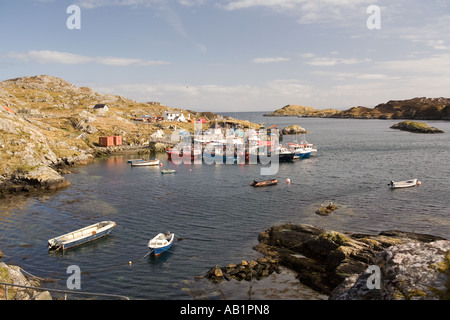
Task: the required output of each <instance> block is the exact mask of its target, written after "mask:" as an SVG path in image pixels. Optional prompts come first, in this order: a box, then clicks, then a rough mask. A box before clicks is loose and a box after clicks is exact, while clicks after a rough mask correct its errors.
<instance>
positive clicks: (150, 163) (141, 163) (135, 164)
mask: <svg viewBox="0 0 450 320" xmlns="http://www.w3.org/2000/svg"><path fill="white" fill-rule="evenodd" d="M131 166H132V167H144V166H159V159H155V160H149V161H134V162H131Z"/></svg>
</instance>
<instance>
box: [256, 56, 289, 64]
mask: <svg viewBox="0 0 450 320" xmlns="http://www.w3.org/2000/svg"><path fill="white" fill-rule="evenodd" d="M290 60H291V59H289V58H283V57H274V58H255V59H253V60H252V62H253V63H272V62H284V61H290Z"/></svg>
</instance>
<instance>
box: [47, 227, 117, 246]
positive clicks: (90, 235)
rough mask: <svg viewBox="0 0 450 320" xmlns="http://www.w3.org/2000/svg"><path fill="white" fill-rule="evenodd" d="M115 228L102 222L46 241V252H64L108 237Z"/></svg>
mask: <svg viewBox="0 0 450 320" xmlns="http://www.w3.org/2000/svg"><path fill="white" fill-rule="evenodd" d="M115 226H116V223H115V222H113V221H102V222H98V223H95V224H93V225H90V226H87V227H85V228H82V229H78V230H75V231H72V232H69V233H66V234H63V235H61V236H59V237H55V238H52V239H50V240H48V250H51V251H53V250H66V249H69V248H73V247H76V246H79V245H81V244H84V243H86V242H89V241H92V240H96V239H98V238H101V237H104V236H106V235H108V234H109V233H110V232H111V231H112V229H113V228H114V227H115Z"/></svg>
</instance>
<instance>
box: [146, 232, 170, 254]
mask: <svg viewBox="0 0 450 320" xmlns="http://www.w3.org/2000/svg"><path fill="white" fill-rule="evenodd" d="M174 237H175V234H174V233H170V232H167V233H166V234H163V233H159V234H158V235H156V236H155V237H154V238H153V239H151V240H150V241H149V242H148V248H149V249H150V252H151V253H152V254H154V255H155V256H157V255H159V254H161V253H163V252H164V251H167V250H169V249H170V247H172V245H173V239H174Z"/></svg>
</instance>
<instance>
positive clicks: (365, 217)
mask: <svg viewBox="0 0 450 320" xmlns="http://www.w3.org/2000/svg"><path fill="white" fill-rule="evenodd" d="M230 115H231V116H233V117H235V116H236V117H238V118H241V119H248V120H251V121H253V122H266V124H268V125H272V124H275V123H276V124H278V125H279V126H278V127H279V128H280V129H281V128H283V127H284V126H287V125H291V124H299V125H301V126H302V127H304V128H306V129H307V130H309V131H310V134H308V135H307V139H308V141H310V142H312V143H314V144H315V145H316V146H317V148H318V150H319V151H318V152H317V154H316V155H315V156H314V157H312V158H310V159H305V160H300V161H296V162H293V163H281V164H280V168H279V171H278V174H277V175H276V177H277V178H278V179H279V184H278V185H277V186H274V187H268V188H252V187H250V186H249V183H250V182H251V181H252V180H253V179H257V178H261V177H260V175H259V174H260V166H259V165H250V166H248V165H206V164H203V165H181V166H175V165H173V164H171V163H169V162H168V161H167V156H166V155H165V154H157V155H156V156H157V157H158V158H159V159H161V161H162V163H163V166H164V168H166V169H168V168H175V169H177V171H178V172H177V173H176V174H174V175H161V174H160V168H152V167H142V168H138V167H137V168H136V167H134V168H132V167H130V165H129V164H128V163H127V159H129V158H135V157H136V156H115V157H111V158H108V159H101V160H97V161H95V162H94V163H93V164H90V165H88V166H85V167H80V168H77V169H76V171H77V172H76V173H73V174H70V175H68V176H67V179H68V180H69V181H70V182H71V184H72V185H71V186H70V187H69V188H68V189H66V190H63V191H60V192H58V193H54V194H47V195H42V196H37V197H30V198H23V197H17V198H14V199H10V200H6V201H5V200H2V203H1V208H0V249H1V250H2V251H3V253H4V257H3V259H2V261H3V262H5V263H8V264H15V265H20V266H21V267H22V268H24V269H25V270H27V271H29V272H31V273H32V274H35V275H37V276H40V277H46V278H52V279H55V282H53V283H52V284H48V286H54V287H57V288H62V289H64V288H65V286H66V280H67V277H68V276H69V275H68V274H66V270H67V267H68V266H70V265H78V266H79V267H80V269H81V272H82V278H81V286H82V290H83V291H90V292H102V293H112V294H120V295H126V296H129V297H131V298H134V299H195V298H209V299H223V298H238V299H246V298H248V292H247V291H248V290H247V289H245V288H248V283H244V282H243V283H237V282H236V283H229V284H228V285H227V284H225V285H221V286H217V285H211V284H209V283H208V282H207V281H206V280H200V281H198V280H194V276H196V275H204V274H205V273H206V271H208V270H209V269H210V268H211V267H213V266H215V265H226V264H228V263H231V262H233V263H238V262H240V261H241V260H243V259H253V258H257V257H259V254H258V253H257V252H255V251H254V250H253V249H252V247H253V246H254V245H255V244H257V243H258V240H257V238H258V234H259V232H261V231H263V230H265V229H267V228H269V227H271V226H272V225H274V224H280V223H285V222H292V223H307V224H312V225H316V226H319V227H323V228H327V229H333V230H338V231H356V232H366V233H378V232H380V231H383V230H388V229H400V230H403V231H414V232H422V233H428V234H433V235H437V236H442V237H446V238H448V236H449V234H450V209H449V204H450V203H449V200H448V199H449V198H448V195H449V193H450V181H449V180H448V178H449V177H450V166H449V163H448V159H450V122H432V121H429V122H428V123H429V124H431V125H433V126H436V127H438V128H440V129H442V130H444V131H445V132H446V133H445V134H440V135H420V134H412V133H408V132H401V131H397V130H392V129H389V127H390V126H391V125H392V124H393V123H396V122H397V121H383V120H345V119H303V118H294V117H289V118H264V117H262V113H238V114H235V113H233V114H230ZM295 138H296V137H295V136H284V141H283V142H284V143H287V142H288V141H291V140H294V139H295ZM297 138H298V139H300V138H301V137H297ZM413 177H417V178H419V180H420V181H421V182H422V186H420V187H415V188H409V189H404V190H390V189H389V188H388V187H387V183H389V181H390V180H406V179H410V178H413ZM286 178H290V180H291V184H289V185H288V184H285V183H284V181H285V180H286ZM330 201H333V202H334V203H335V204H336V205H337V206H338V210H336V211H335V213H334V214H332V215H330V216H328V217H322V216H319V215H317V214H315V213H314V211H315V210H316V209H317V208H318V207H320V204H322V203H323V204H327V203H328V202H330ZM102 220H113V221H115V222H116V223H117V227H116V228H115V229H114V230H113V232H112V233H111V234H110V235H109V236H108V237H106V238H103V239H101V240H98V241H96V242H94V243H91V244H88V245H85V246H82V247H79V248H76V249H73V250H69V251H67V252H66V253H64V254H49V253H48V251H47V240H48V239H49V238H52V237H54V236H57V235H60V234H63V233H66V232H68V231H72V230H73V229H77V228H80V227H84V226H86V225H89V224H92V223H95V222H98V221H102ZM168 230H170V231H171V232H174V233H175V234H177V235H178V236H180V237H182V238H184V240H183V241H179V242H176V243H175V245H174V247H173V248H172V249H171V250H170V252H167V253H165V254H163V255H162V256H160V257H157V258H153V257H146V258H144V259H142V260H140V261H138V260H139V259H140V258H142V257H143V256H144V255H145V254H146V253H147V242H148V240H149V239H150V238H152V237H153V236H154V235H156V234H157V233H159V232H165V231H168ZM130 260H131V261H133V264H132V265H129V263H128V262H129V261H130ZM281 281H284V280H281ZM255 286H257V285H255ZM243 289H245V290H243ZM296 290H297V291H298V294H299V295H298V296H299V297H301V298H305V299H308V298H315V297H314V295H313V294H311V293H308V292H307V290H306V289H304V288H297V289H296ZM302 292H304V295H302ZM255 297H256V298H257V297H263V298H267V297H269V298H270V295H267V296H264V295H262V296H253V298H255Z"/></svg>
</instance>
